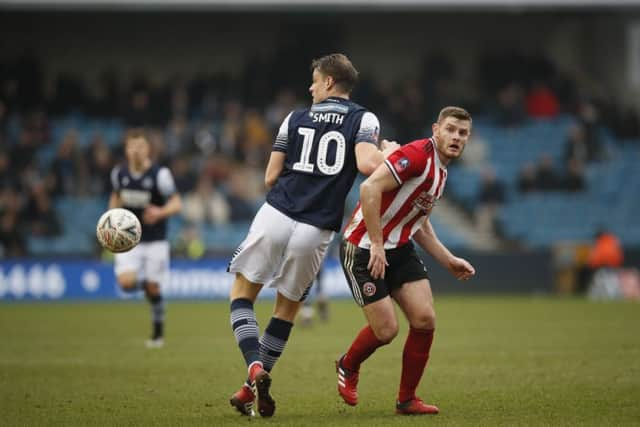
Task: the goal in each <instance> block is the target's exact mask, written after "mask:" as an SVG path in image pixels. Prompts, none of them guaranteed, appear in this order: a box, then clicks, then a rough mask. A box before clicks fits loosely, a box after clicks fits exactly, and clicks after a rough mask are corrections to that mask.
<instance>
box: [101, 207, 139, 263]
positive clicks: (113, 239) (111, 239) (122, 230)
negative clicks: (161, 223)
mask: <svg viewBox="0 0 640 427" xmlns="http://www.w3.org/2000/svg"><path fill="white" fill-rule="evenodd" d="M96 236H97V237H98V241H99V242H100V244H101V245H102V247H103V248H105V249H108V250H110V251H111V252H115V253H119V252H126V251H128V250H131V249H133V247H134V246H136V245H137V244H138V243H139V242H140V236H142V226H141V225H140V221H139V220H138V217H136V216H135V215H134V213H133V212H131V211H129V210H127V209H122V208H115V209H109V210H108V211H106V212H105V213H104V214H102V216H101V217H100V219H99V220H98V226H97V227H96Z"/></svg>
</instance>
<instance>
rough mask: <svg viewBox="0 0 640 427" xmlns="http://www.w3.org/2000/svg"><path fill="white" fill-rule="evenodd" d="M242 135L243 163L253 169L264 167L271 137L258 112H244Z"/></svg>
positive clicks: (271, 141) (251, 110)
mask: <svg viewBox="0 0 640 427" xmlns="http://www.w3.org/2000/svg"><path fill="white" fill-rule="evenodd" d="M242 135H243V139H244V141H243V147H242V148H243V152H244V158H245V163H247V164H248V165H249V166H254V167H263V165H266V163H267V160H268V157H269V154H270V153H271V145H272V143H273V135H272V133H271V131H270V129H269V127H268V125H267V122H266V120H265V119H264V117H263V116H262V114H260V112H258V111H257V110H255V109H250V110H248V111H247V112H246V114H245V117H244V127H243V132H242Z"/></svg>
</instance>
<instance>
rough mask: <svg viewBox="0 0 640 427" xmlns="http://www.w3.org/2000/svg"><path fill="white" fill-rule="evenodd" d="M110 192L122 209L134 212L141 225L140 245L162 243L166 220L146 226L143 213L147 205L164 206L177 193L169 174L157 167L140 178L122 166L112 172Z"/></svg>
mask: <svg viewBox="0 0 640 427" xmlns="http://www.w3.org/2000/svg"><path fill="white" fill-rule="evenodd" d="M111 185H112V187H113V191H114V192H116V193H117V194H118V195H119V196H120V200H121V201H122V207H123V208H125V209H129V210H130V211H131V212H133V213H134V214H135V215H136V216H137V217H138V219H139V220H140V223H141V224H142V238H141V239H140V240H141V241H143V242H153V241H157V240H165V239H166V238H167V220H166V219H164V220H160V221H158V222H156V223H155V224H153V225H151V224H145V223H144V221H143V220H142V215H143V213H144V209H145V208H146V207H147V206H149V205H150V204H152V205H156V206H163V205H164V204H165V203H166V202H167V199H168V198H169V197H171V196H172V195H173V194H174V193H175V192H176V187H175V183H174V181H173V176H172V175H171V171H170V170H169V169H168V168H166V167H164V166H162V167H161V166H158V165H152V166H151V167H150V168H149V169H147V170H146V171H145V172H144V173H142V174H134V173H132V172H131V171H130V170H129V167H128V166H127V165H126V164H124V165H122V166H116V167H115V168H113V170H112V171H111Z"/></svg>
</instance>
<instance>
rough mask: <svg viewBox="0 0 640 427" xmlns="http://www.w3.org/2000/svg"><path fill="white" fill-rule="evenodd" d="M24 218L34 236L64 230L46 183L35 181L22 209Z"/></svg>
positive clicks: (50, 234) (57, 233) (55, 233)
mask: <svg viewBox="0 0 640 427" xmlns="http://www.w3.org/2000/svg"><path fill="white" fill-rule="evenodd" d="M21 216H22V218H23V219H24V220H25V221H26V222H27V223H28V224H29V227H28V229H29V233H30V234H31V235H34V236H46V237H51V236H57V235H59V234H60V232H61V231H62V228H61V226H60V221H59V220H58V216H57V215H56V212H55V210H54V209H53V205H52V203H51V198H50V197H49V194H47V190H46V187H45V186H44V183H42V182H40V183H35V184H34V185H33V186H32V187H31V193H30V194H29V198H28V199H27V202H26V204H25V206H24V208H23V210H22V213H21Z"/></svg>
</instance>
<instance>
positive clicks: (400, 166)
mask: <svg viewBox="0 0 640 427" xmlns="http://www.w3.org/2000/svg"><path fill="white" fill-rule="evenodd" d="M428 158H429V156H428V155H427V153H426V152H425V151H424V150H421V149H420V148H418V147H416V146H414V145H413V144H408V145H405V146H403V147H400V148H399V149H397V150H396V151H394V152H393V153H391V155H389V157H387V158H386V159H385V161H384V163H385V164H386V165H387V167H388V168H389V170H390V171H391V173H392V174H393V177H394V178H395V179H396V181H397V182H398V184H400V185H402V183H403V182H405V181H406V180H408V179H410V178H413V177H416V176H420V175H422V172H424V168H425V167H427V159H428Z"/></svg>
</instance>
